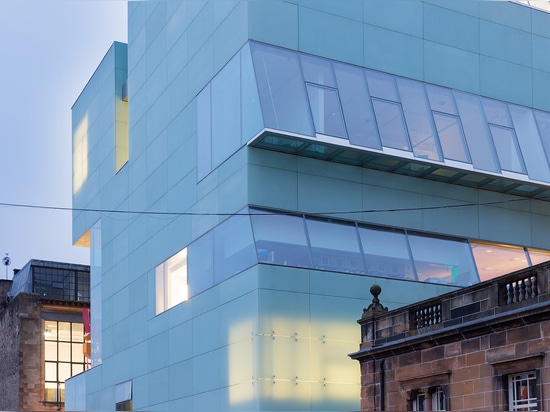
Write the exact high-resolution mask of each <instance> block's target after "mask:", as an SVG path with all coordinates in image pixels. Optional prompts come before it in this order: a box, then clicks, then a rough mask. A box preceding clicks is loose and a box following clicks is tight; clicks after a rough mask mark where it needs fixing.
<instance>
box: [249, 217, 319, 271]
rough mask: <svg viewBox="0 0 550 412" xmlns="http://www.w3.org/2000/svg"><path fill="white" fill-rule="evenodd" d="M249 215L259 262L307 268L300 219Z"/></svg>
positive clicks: (305, 239) (304, 232)
mask: <svg viewBox="0 0 550 412" xmlns="http://www.w3.org/2000/svg"><path fill="white" fill-rule="evenodd" d="M252 212H253V213H255V214H252V216H251V220H252V230H253V232H254V239H255V243H256V253H257V254H258V261H259V262H261V263H272V264H276V265H283V266H297V267H311V253H310V249H309V245H308V242H307V236H306V230H305V222H304V219H303V218H302V217H299V216H290V215H279V214H275V213H268V212H263V211H252Z"/></svg>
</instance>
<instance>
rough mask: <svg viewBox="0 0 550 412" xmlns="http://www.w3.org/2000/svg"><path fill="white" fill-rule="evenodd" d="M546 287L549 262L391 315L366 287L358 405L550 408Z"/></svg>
mask: <svg viewBox="0 0 550 412" xmlns="http://www.w3.org/2000/svg"><path fill="white" fill-rule="evenodd" d="M549 287H550V264H548V263H545V264H541V265H538V266H535V267H532V268H529V269H525V270H521V271H518V272H514V273H512V274H509V275H506V276H503V277H500V278H497V279H493V280H491V281H487V282H484V283H480V284H477V285H474V286H470V287H468V288H465V289H462V290H460V291H456V292H451V293H448V294H446V295H442V296H439V297H436V298H432V299H428V300H425V301H422V302H419V303H417V304H413V305H409V306H406V307H403V308H400V309H397V310H393V311H389V312H387V309H385V308H384V307H383V306H382V304H381V303H380V301H379V299H378V294H379V293H380V288H379V287H373V288H371V291H372V292H373V295H375V299H374V301H373V304H372V305H371V306H370V307H369V308H368V309H366V310H365V311H364V313H363V317H362V318H361V320H359V321H358V322H359V323H360V324H361V331H362V333H361V335H362V343H361V349H360V350H359V351H358V352H356V353H353V354H351V355H350V356H351V357H352V358H353V359H357V360H358V361H359V362H360V363H361V386H362V390H361V410H363V411H384V410H386V411H430V410H432V411H463V410H464V411H465V410H467V411H485V410H493V411H494V410H499V411H500V410H508V411H535V410H536V411H547V410H550V351H549V348H550V288H549ZM386 294H387V295H391V291H389V292H386Z"/></svg>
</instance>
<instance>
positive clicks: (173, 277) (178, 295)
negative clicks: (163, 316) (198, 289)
mask: <svg viewBox="0 0 550 412" xmlns="http://www.w3.org/2000/svg"><path fill="white" fill-rule="evenodd" d="M155 294H156V299H155V300H156V313H157V314H159V313H162V312H164V311H165V310H168V309H170V308H171V307H173V306H175V305H177V304H178V303H181V302H183V301H185V300H187V298H188V296H189V293H188V290H187V248H186V249H183V250H181V251H179V252H178V253H176V254H175V255H174V256H172V257H171V258H170V259H168V260H166V261H165V262H163V263H161V264H160V265H158V266H157V267H156V269H155Z"/></svg>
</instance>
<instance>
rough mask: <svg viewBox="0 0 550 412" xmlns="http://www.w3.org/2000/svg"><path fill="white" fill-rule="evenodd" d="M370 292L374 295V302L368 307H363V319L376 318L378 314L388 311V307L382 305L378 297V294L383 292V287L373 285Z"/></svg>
mask: <svg viewBox="0 0 550 412" xmlns="http://www.w3.org/2000/svg"><path fill="white" fill-rule="evenodd" d="M370 293H371V294H372V296H373V299H372V303H371V304H370V305H369V307H368V308H365V309H363V316H361V319H374V318H375V317H376V316H378V315H381V314H383V313H386V312H387V311H388V308H386V307H384V306H382V304H380V300H379V299H378V295H380V293H382V288H381V287H380V286H379V285H372V286H371V287H370Z"/></svg>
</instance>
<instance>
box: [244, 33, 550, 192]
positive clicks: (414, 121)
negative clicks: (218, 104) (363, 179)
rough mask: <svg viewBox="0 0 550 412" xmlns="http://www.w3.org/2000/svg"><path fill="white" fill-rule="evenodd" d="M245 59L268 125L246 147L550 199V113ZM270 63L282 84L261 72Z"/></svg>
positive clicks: (393, 80)
mask: <svg viewBox="0 0 550 412" xmlns="http://www.w3.org/2000/svg"><path fill="white" fill-rule="evenodd" d="M250 50H251V53H252V61H253V65H254V70H255V73H256V82H257V86H258V92H259V104H260V106H261V112H262V113H263V123H264V128H263V129H262V131H260V132H259V133H257V134H256V135H255V137H252V136H251V137H252V138H251V139H248V144H249V145H250V146H254V147H259V148H263V149H269V150H275V151H281V152H285V153H290V154H295V155H300V156H307V157H314V158H318V159H321V160H327V161H334V162H339V163H345V164H351V165H355V166H360V167H366V168H372V169H377V170H383V171H387V172H392V173H399V174H406V175H410V176H415V177H421V178H426V179H432V180H437V181H442V182H446V183H456V184H460V185H464V186H470V187H476V188H483V189H488V190H492V191H498V192H504V193H509V194H515V195H520V196H527V197H534V198H544V197H546V196H547V195H548V194H550V192H549V191H550V166H549V165H550V163H549V162H548V155H547V153H546V151H547V150H548V148H550V128H549V127H547V126H548V120H549V119H550V114H549V113H546V112H541V111H536V110H533V109H531V108H528V107H523V106H518V105H513V104H509V103H506V102H501V101H497V100H494V99H488V98H481V97H480V96H477V95H474V94H470V93H465V92H460V91H456V90H452V89H448V88H444V87H440V86H435V85H430V84H427V83H424V82H420V81H416V80H411V79H405V78H402V77H399V76H394V75H390V74H387V73H382V72H377V71H374V70H369V69H363V68H359V67H356V66H352V65H347V64H343V63H340V62H334V61H331V60H328V59H323V58H318V57H316V58H312V57H311V56H307V55H304V54H302V53H298V52H293V51H288V50H283V49H280V48H277V47H273V46H267V45H264V44H259V43H254V42H251V43H250ZM274 59H275V60H276V62H277V64H278V65H279V66H284V67H285V71H284V72H285V73H286V75H285V76H286V77H282V76H280V75H276V74H275V73H274V74H273V75H270V73H269V71H266V70H265V67H267V66H269V65H268V64H269V63H270V62H271V63H272V60H274ZM262 68H264V69H262ZM259 73H260V74H261V75H260V74H259ZM288 79H292V83H293V87H288V83H289V81H288ZM288 102H293V103H292V104H293V105H294V106H296V107H293V109H292V110H289V108H288Z"/></svg>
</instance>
